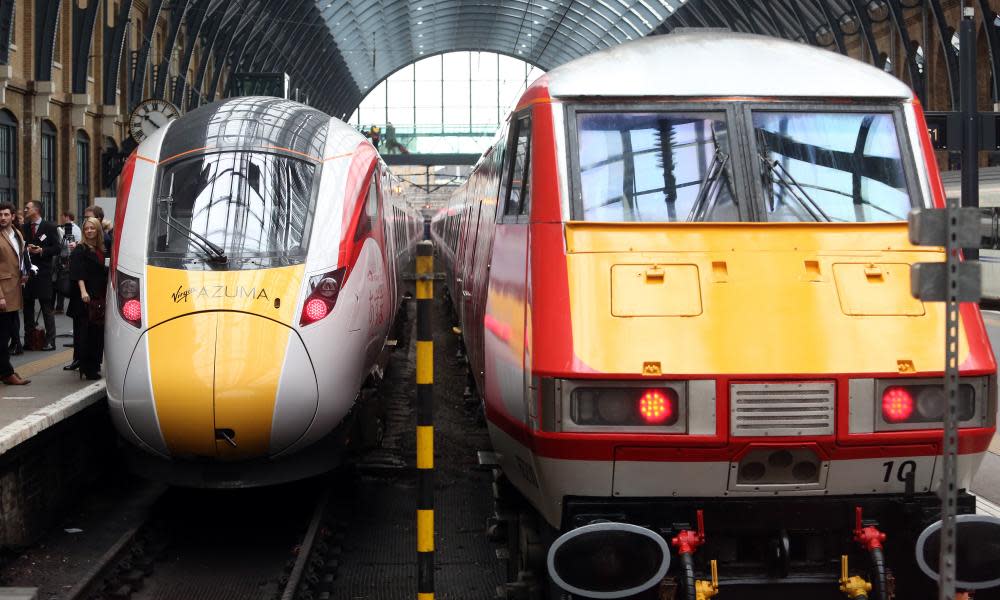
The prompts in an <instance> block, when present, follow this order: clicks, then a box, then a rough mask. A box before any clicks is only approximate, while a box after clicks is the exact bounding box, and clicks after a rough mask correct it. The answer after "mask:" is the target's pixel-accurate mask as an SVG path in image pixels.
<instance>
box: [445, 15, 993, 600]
mask: <svg viewBox="0 0 1000 600" xmlns="http://www.w3.org/2000/svg"><path fill="white" fill-rule="evenodd" d="M943 202H944V195H943V193H942V187H941V182H940V178H939V174H938V167H937V162H936V159H935V155H934V151H933V148H932V146H931V143H930V140H929V138H928V135H927V129H926V125H925V122H924V117H923V112H922V110H921V107H920V104H919V102H918V101H917V99H916V98H915V97H914V95H913V93H912V91H911V90H910V89H909V88H908V87H907V86H906V85H905V84H903V83H901V82H900V81H899V80H898V79H896V78H895V77H893V76H891V75H889V74H886V73H884V72H881V71H879V70H878V69H875V68H873V67H871V66H867V65H865V64H863V63H860V62H857V61H855V60H852V59H849V58H846V57H844V56H841V55H838V54H836V53H833V52H829V51H826V50H822V49H817V48H813V47H810V46H807V45H803V44H798V43H793V42H788V41H783V40H779V39H775V38H770V37H760V36H751V35H742V34H719V33H709V34H704V33H694V32H690V33H689V32H684V33H676V34H671V35H666V36H654V37H649V38H644V39H641V40H637V41H633V42H629V43H626V44H622V45H620V46H616V47H614V48H610V49H607V50H603V51H600V52H597V53H595V54H592V55H589V56H586V57H584V58H581V59H578V60H575V61H573V62H570V63H568V64H566V65H563V66H561V67H559V68H556V69H554V70H552V71H551V72H549V73H548V74H547V75H544V76H542V77H541V78H539V79H538V80H537V81H535V82H534V84H533V85H531V86H530V87H529V88H528V89H527V91H526V92H525V93H524V95H523V96H522V97H521V99H520V101H519V102H518V104H517V107H516V109H515V110H514V112H513V113H512V114H511V116H510V118H509V121H508V123H507V125H506V126H505V127H504V129H503V130H502V131H501V132H500V134H499V136H498V138H497V140H496V142H495V144H494V145H493V146H492V147H491V148H490V149H489V150H488V151H487V152H486V153H485V155H484V156H483V157H482V159H481V160H480V162H479V163H478V165H477V167H476V169H475V170H474V172H473V173H472V175H471V177H470V179H469V181H468V183H467V184H466V185H465V186H464V187H462V188H461V189H460V190H459V191H457V192H456V193H455V194H454V195H453V196H452V198H451V201H450V203H449V204H448V206H447V208H446V209H443V210H442V211H441V213H440V214H439V215H438V216H437V217H436V218H435V220H434V222H433V225H432V231H433V235H434V238H435V240H436V242H437V245H438V247H439V249H440V253H441V255H442V258H443V261H444V264H445V268H446V271H447V278H448V279H447V285H448V287H449V289H450V292H451V296H452V298H453V299H454V303H455V308H456V310H457V312H458V315H459V318H460V320H461V325H462V331H463V335H464V341H465V344H466V347H467V351H468V356H469V362H470V367H471V370H472V373H473V376H474V378H475V383H476V387H477V388H478V390H479V393H481V395H482V398H483V401H484V404H485V412H486V418H487V422H488V427H489V433H490V437H491V439H492V442H493V446H494V449H495V451H496V454H497V456H498V459H499V465H500V467H501V469H502V471H503V473H504V475H505V476H506V479H507V480H509V482H510V483H511V484H513V486H514V487H515V488H516V489H517V490H518V491H519V492H520V494H521V495H523V498H524V499H526V500H527V502H528V503H529V504H530V505H531V507H533V508H534V509H535V510H537V514H539V515H540V516H541V518H542V521H544V523H542V524H541V525H540V526H537V527H535V526H533V525H532V524H531V523H532V518H531V516H530V514H528V513H524V514H522V516H521V517H520V519H517V518H514V519H513V521H511V522H509V523H508V527H507V530H508V532H509V533H508V535H509V536H511V538H514V541H512V542H511V547H512V549H513V550H512V553H514V552H515V551H516V550H518V549H520V550H521V551H522V552H520V553H519V556H518V557H516V558H515V562H518V561H519V562H518V565H519V566H515V568H514V569H513V572H512V576H513V575H515V574H516V572H517V571H525V570H527V571H530V570H532V567H533V568H534V569H533V570H534V572H536V573H544V571H545V567H544V566H542V567H539V565H538V564H537V563H538V557H539V556H541V557H544V556H546V555H545V553H544V552H541V553H540V552H537V551H534V552H525V551H524V549H525V548H530V547H531V545H532V543H534V544H536V545H537V544H538V543H543V544H544V545H547V543H548V542H551V541H552V540H553V539H555V538H556V536H561V537H559V538H558V540H556V542H555V545H554V546H553V548H556V549H557V550H558V551H553V552H551V553H550V554H549V555H548V564H547V567H548V575H549V577H550V578H551V580H552V581H554V582H555V583H556V584H558V585H559V587H562V588H563V589H564V590H568V591H570V592H573V593H574V595H575V596H583V597H601V598H614V597H623V596H628V595H630V594H633V593H639V592H642V591H643V590H647V589H650V588H653V587H654V586H657V585H658V584H660V582H661V580H662V579H663V572H664V571H665V570H666V566H665V565H666V563H667V562H668V560H669V559H668V557H667V556H663V554H665V549H666V541H670V540H672V539H673V538H675V537H676V538H677V540H676V542H675V544H674V546H675V549H676V550H675V552H680V554H681V557H682V558H685V560H683V561H680V562H675V564H677V565H680V566H679V567H678V568H677V569H672V570H671V571H670V573H671V575H670V577H673V578H674V579H675V581H678V582H679V584H680V585H681V587H682V589H684V590H685V592H684V593H685V594H688V595H687V596H685V597H688V598H694V597H695V596H694V593H695V591H694V589H693V586H690V585H688V584H689V583H690V582H691V580H692V579H693V574H694V572H697V573H700V574H705V573H706V572H707V571H708V565H707V560H708V559H718V561H719V565H720V574H721V576H722V577H723V581H724V585H725V584H726V581H728V582H729V584H731V585H737V584H746V585H753V584H761V583H767V584H768V585H778V584H780V583H789V584H795V583H798V584H805V583H813V584H816V583H824V582H825V583H824V584H829V585H831V586H834V587H833V589H835V586H836V585H837V584H836V580H837V578H838V577H839V575H840V568H839V557H840V555H841V554H852V555H860V556H861V558H865V557H866V556H867V555H871V556H872V557H874V556H875V555H876V554H881V553H882V552H883V549H882V548H881V547H880V546H883V545H884V557H885V564H886V565H888V569H889V570H890V571H893V572H894V573H895V574H896V589H897V590H899V593H900V595H899V597H900V598H907V599H909V598H916V597H920V596H919V594H920V593H925V592H921V590H929V589H932V587H930V586H927V585H926V584H927V583H928V580H926V579H924V578H923V575H920V574H918V573H917V572H916V571H915V569H914V568H913V564H914V560H913V551H912V548H913V542H914V540H915V538H916V536H917V535H918V534H919V532H920V531H921V530H922V529H923V528H924V527H925V526H927V525H928V524H929V523H931V522H932V521H934V520H935V519H936V518H937V517H936V514H937V510H938V506H939V504H938V500H937V497H936V495H935V490H936V489H937V486H938V483H939V481H940V477H941V463H940V459H939V455H940V454H941V439H942V435H941V433H942V419H943V416H942V415H943V411H944V406H945V403H944V396H943V391H942V389H943V369H944V319H945V315H944V308H943V305H939V304H925V303H922V302H921V301H919V300H916V299H914V298H913V297H912V296H911V295H910V277H909V266H910V265H911V264H913V263H915V262H922V261H928V260H930V261H934V260H943V259H944V254H943V251H942V250H941V249H935V248H921V247H915V246H913V245H911V244H910V243H909V241H908V237H907V224H906V219H907V215H908V213H909V211H910V210H911V209H912V208H917V207H933V206H938V207H940V206H942V205H943ZM959 355H960V365H961V394H960V399H961V408H960V411H959V413H960V415H959V416H960V420H961V423H960V427H961V429H960V434H959V437H960V441H959V452H960V456H959V459H958V468H959V483H960V487H961V488H962V489H963V490H967V489H968V487H969V485H970V482H971V479H972V476H973V474H974V473H975V472H976V470H977V469H978V467H979V464H980V462H981V461H982V459H983V455H984V453H985V452H986V451H987V447H988V444H989V443H990V440H991V438H992V437H993V435H994V432H995V430H996V414H997V380H996V362H995V359H994V355H993V351H992V349H991V347H990V343H989V340H988V339H987V336H986V331H985V328H984V325H983V320H982V317H981V315H980V312H979V309H978V308H977V307H976V306H975V305H973V304H966V305H963V306H962V308H961V331H960V347H959ZM859 508H860V509H862V513H863V517H864V519H865V520H866V522H865V526H864V527H862V526H859V525H858V523H857V520H856V519H857V515H858V511H857V509H859ZM960 510H961V512H974V510H975V505H974V498H973V497H972V496H971V495H969V494H968V493H966V492H964V491H963V492H962V494H961V498H960ZM699 511H702V512H701V513H699ZM699 514H703V515H704V523H705V537H704V538H702V541H704V542H705V546H704V547H703V548H702V549H701V550H697V552H694V551H695V550H696V549H697V548H698V546H699V545H700V542H699V541H698V540H699V538H698V535H697V534H696V533H692V531H693V530H694V529H695V523H696V522H697V520H698V515H699ZM594 523H598V524H600V523H605V524H607V523H610V524H612V525H604V526H598V527H597V529H598V530H600V531H603V532H604V534H603V535H604V538H602V539H603V541H602V542H600V543H598V542H596V541H594V539H592V538H588V537H587V536H586V535H577V534H578V533H580V532H583V531H585V530H581V529H579V528H581V527H583V526H588V525H590V526H591V527H593V524H594ZM685 524H686V525H685ZM866 527H874V528H876V529H877V530H879V531H881V532H883V533H886V534H887V539H886V540H885V541H884V543H883V542H881V540H880V538H879V536H878V535H877V532H876V531H875V530H874V529H866ZM640 528H641V529H640ZM856 530H857V531H858V532H859V533H858V535H859V537H861V538H862V541H863V542H864V546H863V547H862V546H861V545H858V544H857V543H856V542H854V541H852V538H854V537H855V533H856ZM587 531H589V530H587ZM682 532H683V533H682ZM532 540H534V542H533V541H532ZM616 540H617V541H616ZM605 542H606V543H605ZM588 544H590V545H588ZM597 547H602V548H603V550H602V552H601V553H598V552H596V550H595V548H597ZM876 551H877V552H876ZM560 553H563V554H560ZM692 554H693V555H694V558H693V560H691V557H692ZM526 555H531V556H534V557H535V559H532V558H531V556H526ZM657 557H658V558H657ZM529 563H530V564H529ZM852 564H854V565H865V566H866V571H867V572H868V574H869V575H870V578H871V579H872V580H873V581H874V583H875V588H876V589H875V591H874V592H873V594H876V595H875V596H873V597H879V598H886V597H888V596H889V594H890V591H889V590H888V589H887V586H886V585H885V583H884V582H885V581H886V577H887V573H886V572H885V570H884V569H883V568H882V567H879V566H878V564H877V561H875V560H874V558H873V559H872V560H871V561H870V562H869V561H867V560H866V561H864V562H859V560H854V561H853V562H852ZM522 575H523V574H522ZM523 579H524V578H523V577H522V580H523ZM668 579H669V577H668ZM542 587H544V586H542ZM646 593H653V591H652V590H650V591H649V592H646ZM657 597H658V596H657Z"/></svg>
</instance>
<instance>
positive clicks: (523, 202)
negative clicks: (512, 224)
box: [503, 116, 531, 219]
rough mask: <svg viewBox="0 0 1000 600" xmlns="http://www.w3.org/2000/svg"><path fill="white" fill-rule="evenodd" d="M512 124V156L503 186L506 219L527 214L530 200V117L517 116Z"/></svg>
mask: <svg viewBox="0 0 1000 600" xmlns="http://www.w3.org/2000/svg"><path fill="white" fill-rule="evenodd" d="M514 126H515V127H516V133H515V137H514V140H515V142H514V148H513V150H514V156H513V160H511V165H510V170H509V171H508V172H507V185H506V186H504V189H505V190H506V192H507V198H506V201H505V202H504V211H503V214H504V217H507V218H508V219H509V218H510V217H514V218H516V217H519V216H526V215H528V212H529V208H530V201H531V198H530V190H531V187H530V182H529V181H528V176H529V175H530V173H531V117H527V116H525V117H521V118H519V119H518V120H517V121H516V122H515V125H514Z"/></svg>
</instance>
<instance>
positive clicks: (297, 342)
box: [106, 97, 421, 487]
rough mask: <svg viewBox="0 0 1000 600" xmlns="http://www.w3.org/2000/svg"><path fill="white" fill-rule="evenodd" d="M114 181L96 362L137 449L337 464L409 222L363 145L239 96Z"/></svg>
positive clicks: (389, 180) (213, 483) (270, 464)
mask: <svg viewBox="0 0 1000 600" xmlns="http://www.w3.org/2000/svg"><path fill="white" fill-rule="evenodd" d="M122 182H123V183H122V187H121V190H120V193H119V196H118V198H119V200H118V205H117V211H116V218H115V223H116V228H117V229H116V233H117V235H116V240H115V249H114V253H113V256H114V262H113V263H112V265H111V274H112V277H111V281H110V284H109V296H108V298H109V314H108V319H107V325H106V328H107V369H106V371H107V390H108V401H109V406H110V408H111V414H112V417H113V419H114V422H115V425H116V427H117V429H118V431H119V432H120V433H121V435H122V437H123V438H124V439H125V440H127V441H128V442H130V443H131V444H130V445H129V447H130V448H133V449H134V451H132V452H130V458H131V460H132V462H133V464H134V465H135V467H136V468H137V469H139V470H140V471H141V472H143V473H145V474H147V475H149V476H152V477H155V478H159V479H163V480H165V481H169V482H172V483H177V484H182V485H193V486H206V487H241V486H254V485H263V484H270V483H277V482H281V481H289V480H293V479H297V478H301V477H306V476H309V475H312V474H315V473H318V472H321V471H324V470H327V469H329V468H331V467H332V466H334V465H335V464H337V462H338V461H339V460H340V457H341V454H342V452H341V451H342V450H343V448H344V445H345V443H346V440H347V438H348V437H349V431H350V429H349V427H350V424H351V422H352V421H353V417H354V416H355V415H356V414H357V413H358V412H359V411H357V410H355V409H356V398H357V397H358V394H359V390H360V388H361V386H362V385H363V384H364V383H365V381H366V379H367V378H368V376H369V374H370V373H371V371H372V369H373V367H374V365H375V361H376V359H377V358H378V355H379V353H380V352H381V350H382V348H383V345H384V342H385V340H386V336H387V335H388V332H389V327H390V324H391V323H392V321H393V319H394V316H395V314H396V309H397V307H398V305H399V302H400V299H401V297H402V293H403V289H402V285H401V284H400V275H401V272H402V269H403V267H404V265H405V264H406V263H407V262H408V261H409V260H410V258H411V257H412V254H413V248H414V245H415V243H416V240H417V239H419V234H420V227H421V223H420V220H419V217H418V215H417V214H416V213H415V212H414V211H412V210H411V209H410V208H409V207H408V205H407V204H406V202H405V200H404V199H403V197H402V194H401V185H400V182H399V181H398V180H397V179H396V178H394V177H393V176H392V175H391V174H390V173H389V172H388V171H387V169H386V168H385V165H384V163H383V162H382V161H381V159H380V158H379V156H378V153H377V152H376V150H375V148H374V147H373V146H372V145H371V143H370V142H368V141H367V140H366V139H365V138H364V137H363V136H362V135H361V134H359V133H358V132H357V131H355V130H354V129H353V128H351V127H350V126H348V125H347V124H345V123H342V122H341V121H339V120H337V119H333V118H331V117H329V116H327V115H325V114H323V113H321V112H319V111H317V110H314V109H312V108H309V107H307V106H305V105H301V104H298V103H296V102H292V101H289V100H283V99H278V98H263V97H244V98H236V99H230V100H226V101H222V102H217V103H214V104H211V105H208V106H205V107H202V108H199V109H197V110H194V111H192V112H191V113H188V114H187V115H184V116H183V117H181V118H179V119H177V120H175V121H172V122H170V123H169V124H167V125H166V126H165V127H163V128H162V129H161V130H160V131H158V132H157V133H156V134H155V135H153V136H152V137H150V138H149V139H148V140H146V141H145V142H143V144H142V145H140V146H139V148H138V149H137V151H136V152H135V153H134V154H133V155H132V156H131V157H130V158H129V160H128V162H127V164H126V166H125V168H124V171H123V176H122Z"/></svg>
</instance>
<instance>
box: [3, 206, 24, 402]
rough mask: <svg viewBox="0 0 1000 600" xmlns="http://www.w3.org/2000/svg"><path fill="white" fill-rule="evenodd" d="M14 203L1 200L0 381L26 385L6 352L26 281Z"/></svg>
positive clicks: (13, 331)
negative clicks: (15, 221) (15, 222)
mask: <svg viewBox="0 0 1000 600" xmlns="http://www.w3.org/2000/svg"><path fill="white" fill-rule="evenodd" d="M13 222H14V205H13V204H11V203H10V202H0V381H2V382H4V383H6V384H7V385H25V384H28V383H31V380H30V379H21V376H20V375H18V374H17V373H15V372H14V367H13V365H11V364H10V355H9V354H8V352H7V344H8V340H9V339H10V337H11V334H14V335H17V325H16V323H15V321H14V317H15V316H17V311H19V310H20V309H21V285H22V284H23V283H24V281H25V274H26V272H27V263H26V262H25V254H24V240H23V239H22V238H21V234H20V233H19V232H18V231H17V229H16V228H15V227H13Z"/></svg>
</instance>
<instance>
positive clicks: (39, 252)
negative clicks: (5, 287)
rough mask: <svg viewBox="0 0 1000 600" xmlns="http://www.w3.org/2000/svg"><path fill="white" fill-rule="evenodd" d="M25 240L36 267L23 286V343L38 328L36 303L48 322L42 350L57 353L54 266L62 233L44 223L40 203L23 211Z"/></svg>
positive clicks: (35, 202)
mask: <svg viewBox="0 0 1000 600" xmlns="http://www.w3.org/2000/svg"><path fill="white" fill-rule="evenodd" d="M21 233H22V234H24V239H25V241H26V242H27V243H28V246H27V248H28V258H30V259H31V264H32V265H34V266H35V267H36V269H33V271H34V272H33V273H32V274H31V276H30V277H29V278H28V283H27V285H25V286H24V339H25V343H27V340H28V332H29V331H30V330H31V328H34V327H35V301H36V300H37V301H38V303H39V304H40V305H41V307H42V318H43V319H44V320H45V346H44V347H43V348H42V350H55V349H56V317H55V313H54V312H53V304H52V302H53V300H54V298H53V295H54V293H55V290H54V289H53V285H52V262H53V259H55V257H57V256H59V250H60V248H59V232H58V231H56V226H55V224H53V223H50V222H49V221H45V220H42V204H41V203H40V202H39V201H38V200H32V201H31V202H28V203H27V204H26V205H25V207H24V230H23V231H22V232H21Z"/></svg>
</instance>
